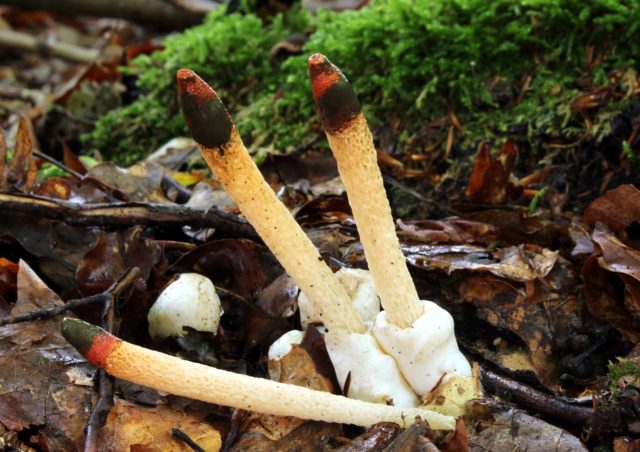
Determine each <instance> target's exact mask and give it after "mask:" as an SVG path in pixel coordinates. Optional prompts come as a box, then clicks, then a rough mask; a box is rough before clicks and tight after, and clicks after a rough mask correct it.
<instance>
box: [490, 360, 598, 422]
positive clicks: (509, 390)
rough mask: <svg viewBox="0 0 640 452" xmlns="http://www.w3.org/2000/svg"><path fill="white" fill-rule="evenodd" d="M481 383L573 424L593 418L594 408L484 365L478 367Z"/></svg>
mask: <svg viewBox="0 0 640 452" xmlns="http://www.w3.org/2000/svg"><path fill="white" fill-rule="evenodd" d="M480 372H481V376H482V385H483V386H484V387H485V388H486V389H487V390H488V391H489V392H491V393H497V394H499V395H500V394H508V395H509V397H510V398H511V399H512V400H514V401H516V402H518V403H520V404H521V405H522V406H524V407H525V408H528V409H532V410H535V411H538V412H540V413H544V414H546V415H548V416H551V417H552V418H554V419H558V420H561V421H563V422H567V423H569V424H573V425H584V424H587V423H589V421H590V420H593V419H594V418H595V414H596V412H595V410H594V409H593V408H587V407H584V406H579V405H573V404H570V403H568V402H566V401H564V400H562V399H559V398H556V397H553V396H552V395H550V394H547V393H544V392H542V391H539V390H537V389H534V388H532V387H531V386H527V385H525V384H523V383H520V382H518V381H515V380H511V379H510V378H507V377H505V376H503V375H498V374H496V373H494V372H492V371H491V370H488V369H486V368H484V367H481V368H480Z"/></svg>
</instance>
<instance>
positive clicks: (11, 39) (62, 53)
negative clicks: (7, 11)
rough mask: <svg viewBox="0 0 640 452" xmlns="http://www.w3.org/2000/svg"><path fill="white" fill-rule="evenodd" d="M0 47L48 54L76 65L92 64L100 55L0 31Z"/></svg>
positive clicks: (93, 51) (82, 48)
mask: <svg viewBox="0 0 640 452" xmlns="http://www.w3.org/2000/svg"><path fill="white" fill-rule="evenodd" d="M0 47H11V48H14V49H20V50H30V51H32V52H40V53H50V54H52V55H55V56H57V57H60V58H64V59H65V60H70V61H75V62H78V63H93V62H94V61H95V60H96V59H97V58H98V56H99V55H100V52H99V51H98V50H96V49H87V48H85V47H79V46H76V45H73V44H69V43H66V42H62V41H51V40H47V39H38V38H36V37H34V36H31V35H29V34H27V33H22V32H19V31H13V30H0Z"/></svg>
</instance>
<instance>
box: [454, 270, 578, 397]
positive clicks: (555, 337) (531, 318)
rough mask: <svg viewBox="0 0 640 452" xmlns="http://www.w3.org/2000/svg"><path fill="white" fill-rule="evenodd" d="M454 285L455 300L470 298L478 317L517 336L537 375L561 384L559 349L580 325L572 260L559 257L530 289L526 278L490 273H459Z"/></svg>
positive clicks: (546, 380)
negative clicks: (522, 280) (524, 282)
mask: <svg viewBox="0 0 640 452" xmlns="http://www.w3.org/2000/svg"><path fill="white" fill-rule="evenodd" d="M450 285H451V286H452V290H453V292H456V293H451V294H450V297H451V298H452V299H453V300H454V301H455V302H457V303H471V304H472V305H473V306H475V307H476V308H477V315H478V317H479V318H481V319H483V320H485V321H487V322H488V323H489V324H491V325H493V326H494V327H497V328H499V329H501V330H505V331H510V332H512V333H513V334H515V335H516V336H518V337H519V338H520V339H521V340H522V341H523V342H524V344H525V345H526V347H527V349H528V353H529V356H530V358H531V362H532V363H533V366H534V369H535V372H536V375H537V377H538V378H539V380H540V381H541V382H542V383H543V384H545V385H547V386H550V387H555V386H557V384H558V381H557V374H556V366H557V363H558V354H559V353H561V352H562V351H563V350H562V349H559V346H560V345H561V344H565V343H566V342H567V339H568V337H570V336H572V335H574V334H575V332H576V328H578V329H579V328H580V326H581V325H582V321H581V317H580V305H579V302H578V298H577V287H576V277H575V274H574V272H573V269H572V266H571V264H570V263H569V262H567V261H565V260H564V259H562V258H559V259H558V264H557V265H556V266H555V267H554V268H553V270H552V271H551V272H550V273H549V274H548V275H547V276H546V277H545V278H544V280H543V281H538V282H536V283H535V285H534V287H533V290H529V292H527V288H526V285H525V286H523V285H522V283H517V282H511V281H508V280H504V279H502V278H498V277H496V276H494V275H491V274H489V273H484V274H475V275H471V276H469V275H461V274H460V275H456V277H455V279H454V281H451V282H450ZM499 364H503V365H504V364H506V362H503V363H499ZM513 370H519V369H513Z"/></svg>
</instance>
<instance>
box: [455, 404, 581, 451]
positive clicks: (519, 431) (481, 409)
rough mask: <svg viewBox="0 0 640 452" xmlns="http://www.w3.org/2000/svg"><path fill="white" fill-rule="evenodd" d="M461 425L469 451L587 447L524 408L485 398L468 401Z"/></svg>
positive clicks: (577, 448) (560, 449)
mask: <svg viewBox="0 0 640 452" xmlns="http://www.w3.org/2000/svg"><path fill="white" fill-rule="evenodd" d="M465 424H466V425H468V428H467V431H468V433H469V447H470V449H471V450H472V451H485V450H490V451H492V452H513V451H514V450H530V451H534V450H535V451H543V450H544V451H558V452H559V451H563V452H586V451H587V450H588V449H587V448H586V447H585V446H584V444H582V442H580V440H579V439H578V438H576V437H575V436H573V435H572V434H571V433H569V432H567V431H565V430H562V429H560V428H558V427H556V426H554V425H551V424H548V423H546V422H544V421H542V420H540V419H537V418H535V417H533V416H529V415H528V414H526V413H525V412H524V411H520V410H516V409H513V408H511V407H509V406H507V405H505V404H503V403H500V402H494V401H491V400H489V399H485V400H482V401H475V402H471V403H470V411H469V414H468V415H467V416H465Z"/></svg>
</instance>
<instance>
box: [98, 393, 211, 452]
mask: <svg viewBox="0 0 640 452" xmlns="http://www.w3.org/2000/svg"><path fill="white" fill-rule="evenodd" d="M174 428H177V429H179V430H181V431H182V432H184V433H185V434H186V435H187V436H188V437H189V438H191V439H192V440H193V441H194V442H195V443H196V444H197V445H198V446H200V447H201V448H202V449H204V450H206V451H207V452H209V451H217V450H220V448H221V447H222V437H221V435H220V432H219V431H218V430H216V429H215V428H213V427H212V426H211V425H210V424H209V423H207V422H205V421H203V420H201V419H198V418H197V417H195V416H193V415H190V414H186V413H184V412H181V411H177V410H172V409H170V408H168V407H164V406H157V407H154V408H143V407H139V406H137V405H135V404H133V403H130V402H127V401H125V400H121V399H118V400H116V401H115V403H114V405H113V408H112V409H111V411H110V412H109V415H108V416H107V420H106V424H105V426H104V428H103V429H102V431H101V435H100V450H103V451H106V452H120V451H134V450H135V451H142V450H144V451H145V452H156V451H157V452H189V451H191V450H193V449H192V448H191V447H190V446H188V445H187V444H186V443H184V442H183V441H181V440H179V439H176V438H174V437H173V436H172V433H171V431H172V429H174Z"/></svg>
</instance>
